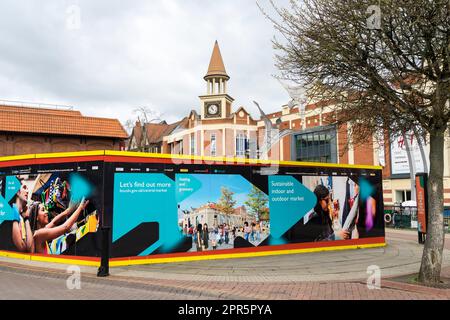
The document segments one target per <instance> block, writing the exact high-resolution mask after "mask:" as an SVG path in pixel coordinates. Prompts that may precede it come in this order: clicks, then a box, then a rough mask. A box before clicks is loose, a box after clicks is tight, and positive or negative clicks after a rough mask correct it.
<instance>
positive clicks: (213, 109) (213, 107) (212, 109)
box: [208, 104, 219, 116]
mask: <svg viewBox="0 0 450 320" xmlns="http://www.w3.org/2000/svg"><path fill="white" fill-rule="evenodd" d="M218 113H219V106H218V105H217V104H211V105H209V106H208V114H210V115H213V116H215V115H217V114H218Z"/></svg>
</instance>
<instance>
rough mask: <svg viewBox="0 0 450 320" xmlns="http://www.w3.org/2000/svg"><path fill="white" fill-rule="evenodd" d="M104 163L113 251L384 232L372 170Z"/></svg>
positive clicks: (251, 244)
mask: <svg viewBox="0 0 450 320" xmlns="http://www.w3.org/2000/svg"><path fill="white" fill-rule="evenodd" d="M105 168H106V170H105V172H107V173H111V174H106V177H107V181H106V182H105V187H106V190H105V193H106V194H107V195H106V198H107V199H108V198H109V197H110V199H111V200H112V201H111V202H112V206H111V207H110V208H108V207H107V209H106V210H109V209H110V210H111V211H112V212H113V214H112V217H111V219H110V220H109V221H108V223H110V224H111V225H112V256H113V257H128V256H129V257H132V256H149V255H155V254H167V253H190V252H192V253H194V252H196V253H198V252H219V251H221V250H230V249H231V250H232V249H241V248H256V247H266V246H277V245H285V244H294V243H305V242H310V243H312V242H322V241H329V242H334V241H342V240H356V241H357V240H358V239H364V238H372V237H373V238H375V237H384V223H383V214H382V213H383V204H382V198H381V195H382V189H381V171H377V170H357V169H339V168H330V169H324V168H312V167H310V168H306V167H284V166H283V167H280V169H279V172H278V174H276V175H266V174H265V172H264V171H261V167H258V166H235V165H229V166H218V165H214V166H212V165H200V164H191V165H175V164H170V163H167V164H155V163H149V164H145V163H142V164H139V163H133V164H130V163H111V164H107V165H106V167H105ZM108 195H109V196H108ZM106 203H109V201H106ZM105 221H106V220H105Z"/></svg>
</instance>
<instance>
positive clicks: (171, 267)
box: [0, 230, 450, 300]
mask: <svg viewBox="0 0 450 320" xmlns="http://www.w3.org/2000/svg"><path fill="white" fill-rule="evenodd" d="M405 235H406V236H405ZM387 236H388V246H387V247H386V248H383V249H364V250H350V251H337V252H322V253H311V254H299V255H290V256H276V257H260V258H248V259H234V260H219V261H199V262H191V263H178V264H165V265H149V266H133V267H121V268H113V269H111V274H112V276H111V277H109V278H107V279H100V278H97V277H96V271H97V270H96V269H95V268H91V267H82V268H81V270H82V286H83V290H81V291H77V290H75V292H74V291H71V290H67V289H66V288H65V280H66V279H67V277H68V275H67V273H66V272H65V269H66V266H63V265H52V264H48V263H41V262H32V261H17V260H12V259H6V258H1V259H0V271H1V272H0V290H1V291H2V292H5V291H3V290H7V291H8V292H10V294H9V298H13V299H21V298H23V297H24V296H27V297H28V298H31V299H34V297H39V298H48V299H80V298H81V299H90V297H92V296H95V293H100V292H107V293H106V296H105V299H182V300H184V299H268V300H272V299H407V300H411V299H450V290H449V289H434V288H425V287H422V286H417V285H411V284H406V283H399V282H396V281H393V280H392V279H393V278H396V277H399V276H401V275H405V274H413V273H417V271H418V270H419V267H420V260H421V255H422V249H423V247H422V246H420V245H418V244H416V243H415V242H414V240H412V239H409V238H408V237H410V238H413V237H414V233H403V232H397V231H393V232H391V231H389V230H388V235H387ZM371 265H377V266H379V267H380V269H381V275H382V278H383V279H382V282H381V285H382V289H381V290H369V289H368V288H367V284H366V281H367V280H366V279H367V277H368V275H367V267H368V266H371ZM443 276H447V277H450V252H449V251H448V250H446V251H445V253H444V268H443ZM42 288H48V290H44V289H42ZM105 289H107V290H105ZM124 289H126V290H124ZM102 297H103V296H102Z"/></svg>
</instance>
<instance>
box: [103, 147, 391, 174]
mask: <svg viewBox="0 0 450 320" xmlns="http://www.w3.org/2000/svg"><path fill="white" fill-rule="evenodd" d="M105 155H107V156H122V157H137V158H161V159H180V160H194V161H195V160H198V161H211V162H222V163H223V162H225V163H226V162H229V163H230V164H231V163H246V164H267V165H274V164H275V165H285V166H303V167H323V168H348V169H352V168H354V169H368V170H382V169H383V167H381V166H371V165H353V164H335V163H319V162H298V161H275V160H260V159H243V158H227V157H201V156H189V155H172V154H159V153H143V152H130V151H105Z"/></svg>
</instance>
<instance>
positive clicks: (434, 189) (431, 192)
mask: <svg viewBox="0 0 450 320" xmlns="http://www.w3.org/2000/svg"><path fill="white" fill-rule="evenodd" d="M444 134H445V130H443V129H441V130H436V131H433V132H430V176H429V179H428V228H427V239H426V242H425V248H424V251H423V257H422V266H421V267H420V274H419V282H421V283H423V284H426V285H436V284H438V283H439V282H440V277H441V265H442V253H443V250H444V239H445V238H444V237H445V231H444V177H443V176H444Z"/></svg>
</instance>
